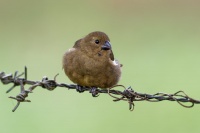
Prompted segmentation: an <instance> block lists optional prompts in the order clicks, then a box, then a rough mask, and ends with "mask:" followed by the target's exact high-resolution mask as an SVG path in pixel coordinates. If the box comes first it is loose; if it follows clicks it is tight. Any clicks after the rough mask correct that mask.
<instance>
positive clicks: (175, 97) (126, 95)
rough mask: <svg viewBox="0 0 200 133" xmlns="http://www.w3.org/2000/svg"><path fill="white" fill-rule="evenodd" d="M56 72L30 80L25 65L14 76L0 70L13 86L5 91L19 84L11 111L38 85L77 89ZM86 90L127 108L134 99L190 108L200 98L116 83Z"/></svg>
mask: <svg viewBox="0 0 200 133" xmlns="http://www.w3.org/2000/svg"><path fill="white" fill-rule="evenodd" d="M22 75H24V78H21V76H22ZM57 76H58V74H56V75H55V77H54V79H53V80H49V79H48V77H46V76H44V77H43V78H42V80H41V81H31V80H28V79H27V67H25V70H24V72H23V73H21V74H19V75H18V71H16V72H15V73H14V76H13V75H12V74H5V72H0V80H1V82H2V84H4V85H6V84H13V86H12V87H11V88H10V89H8V90H7V91H6V93H9V92H10V91H12V90H13V89H14V88H15V87H17V86H20V93H19V94H18V95H17V96H15V97H13V96H10V97H9V98H11V99H14V100H16V101H17V104H16V106H15V107H14V109H13V110H12V111H13V112H14V111H15V110H16V109H17V108H18V107H19V105H20V103H21V102H31V101H30V100H27V99H26V98H27V97H28V94H29V93H32V92H33V90H34V89H35V88H36V87H38V86H40V87H42V88H44V89H47V90H49V91H52V90H54V89H55V88H57V87H64V88H68V89H76V90H77V91H78V88H79V86H78V85H75V84H65V83H57V82H56V77H57ZM25 85H30V87H29V88H28V89H25V88H24V87H25ZM116 87H121V88H123V89H124V90H123V91H120V90H114V89H113V88H116ZM84 91H88V92H89V93H92V96H93V97H97V96H98V95H99V94H100V93H106V94H108V95H109V96H111V97H113V98H114V100H113V101H114V102H117V101H127V102H128V104H129V110H131V111H132V110H133V109H134V101H149V102H160V101H166V100H168V101H176V102H177V103H178V104H180V105H181V106H183V107H186V108H191V107H193V106H194V105H195V104H200V100H195V99H194V98H191V97H189V96H188V95H187V94H186V93H185V92H184V91H178V92H175V93H174V94H166V93H156V94H146V93H139V92H136V91H134V90H133V89H132V88H131V87H128V88H125V87H124V86H123V85H116V86H113V87H112V88H109V89H96V88H88V87H83V88H82V90H81V91H78V92H80V93H81V92H84ZM184 103H190V104H191V105H185V104H184Z"/></svg>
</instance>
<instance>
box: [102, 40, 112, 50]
mask: <svg viewBox="0 0 200 133" xmlns="http://www.w3.org/2000/svg"><path fill="white" fill-rule="evenodd" d="M110 49H111V44H110V42H109V41H106V42H105V44H104V45H103V46H102V47H101V50H110Z"/></svg>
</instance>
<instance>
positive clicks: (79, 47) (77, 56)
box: [62, 31, 122, 96]
mask: <svg viewBox="0 0 200 133" xmlns="http://www.w3.org/2000/svg"><path fill="white" fill-rule="evenodd" d="M62 65H63V69H64V72H65V74H66V75H67V77H68V78H69V79H70V80H71V81H72V82H73V83H75V84H77V86H78V87H77V91H78V92H83V91H84V90H83V88H84V87H89V88H91V90H92V91H91V93H92V95H93V96H95V95H96V94H97V93H98V92H96V89H97V88H101V89H107V88H110V87H113V86H114V85H116V84H117V83H118V81H119V80H120V77H121V67H122V64H120V63H119V61H118V60H116V59H115V58H114V54H113V52H112V47H111V43H110V39H109V37H108V36H107V35H106V34H105V33H104V32H101V31H94V32H91V33H89V34H88V35H86V36H85V37H83V38H81V39H79V40H77V41H76V42H75V44H74V46H73V47H72V48H70V49H69V50H67V51H66V52H65V53H64V55H63V60H62Z"/></svg>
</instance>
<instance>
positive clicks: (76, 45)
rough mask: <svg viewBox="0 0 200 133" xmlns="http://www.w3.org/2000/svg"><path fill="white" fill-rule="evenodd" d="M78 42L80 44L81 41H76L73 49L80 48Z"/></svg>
mask: <svg viewBox="0 0 200 133" xmlns="http://www.w3.org/2000/svg"><path fill="white" fill-rule="evenodd" d="M80 42H81V39H79V40H77V41H76V42H75V44H74V46H73V48H79V47H80Z"/></svg>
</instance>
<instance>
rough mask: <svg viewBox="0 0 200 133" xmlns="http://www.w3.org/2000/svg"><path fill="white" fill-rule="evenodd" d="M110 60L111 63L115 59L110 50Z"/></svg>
mask: <svg viewBox="0 0 200 133" xmlns="http://www.w3.org/2000/svg"><path fill="white" fill-rule="evenodd" d="M110 59H111V60H112V61H114V60H115V58H114V54H113V52H112V50H111V53H110Z"/></svg>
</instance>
